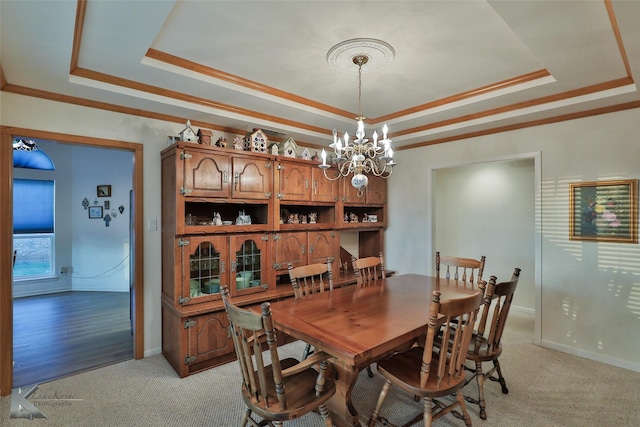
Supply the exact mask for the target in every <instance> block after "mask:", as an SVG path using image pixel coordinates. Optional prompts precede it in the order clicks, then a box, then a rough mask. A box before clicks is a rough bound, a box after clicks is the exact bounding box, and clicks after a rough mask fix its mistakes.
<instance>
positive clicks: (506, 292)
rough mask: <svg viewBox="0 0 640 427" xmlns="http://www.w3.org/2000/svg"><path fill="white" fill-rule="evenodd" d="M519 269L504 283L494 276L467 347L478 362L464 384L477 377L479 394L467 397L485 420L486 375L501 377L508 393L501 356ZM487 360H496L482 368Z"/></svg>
mask: <svg viewBox="0 0 640 427" xmlns="http://www.w3.org/2000/svg"><path fill="white" fill-rule="evenodd" d="M520 271H521V270H520V269H519V268H516V269H514V271H513V274H512V275H511V280H509V281H507V282H502V283H496V281H497V278H496V276H491V278H490V280H489V285H488V286H487V289H486V291H485V297H484V301H483V305H482V312H481V314H480V320H479V321H478V326H477V332H475V333H474V334H473V338H472V340H471V345H470V346H469V350H468V351H467V360H469V361H471V362H474V363H475V371H473V372H474V373H473V375H472V376H470V377H469V378H467V380H466V382H465V385H466V384H468V383H470V382H471V381H473V379H474V378H475V380H476V383H477V385H478V394H479V396H478V399H474V398H471V397H469V396H467V398H466V400H467V402H470V403H474V404H477V405H479V406H480V418H481V419H483V420H486V419H487V412H486V402H485V397H484V381H485V380H486V379H490V380H492V381H499V382H500V385H501V386H502V393H504V394H508V393H509V389H508V388H507V383H506V381H505V379H504V376H503V375H502V370H501V369H500V362H499V361H498V358H499V357H500V355H501V354H502V333H503V332H504V327H505V325H506V323H507V317H508V316H509V309H510V308H511V302H512V301H513V294H514V293H515V291H516V287H517V286H518V280H519V279H520ZM487 323H488V325H487ZM485 362H493V367H492V368H491V369H489V370H488V371H486V372H483V368H482V364H483V363H485ZM494 372H497V373H498V377H497V378H496V377H494V376H493V374H494Z"/></svg>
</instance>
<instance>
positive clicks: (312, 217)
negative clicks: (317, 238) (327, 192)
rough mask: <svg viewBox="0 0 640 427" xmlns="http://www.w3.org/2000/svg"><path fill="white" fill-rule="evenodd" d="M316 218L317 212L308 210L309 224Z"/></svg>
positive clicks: (313, 222)
mask: <svg viewBox="0 0 640 427" xmlns="http://www.w3.org/2000/svg"><path fill="white" fill-rule="evenodd" d="M317 220H318V212H309V224H315V223H316V221H317Z"/></svg>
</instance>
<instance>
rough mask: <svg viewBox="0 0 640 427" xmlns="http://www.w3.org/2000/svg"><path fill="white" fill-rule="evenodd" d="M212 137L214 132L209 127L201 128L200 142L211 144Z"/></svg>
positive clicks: (199, 133)
mask: <svg viewBox="0 0 640 427" xmlns="http://www.w3.org/2000/svg"><path fill="white" fill-rule="evenodd" d="M211 138H213V132H211V131H210V130H207V129H200V130H199V131H198V143H200V144H204V145H211Z"/></svg>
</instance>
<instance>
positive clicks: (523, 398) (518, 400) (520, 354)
mask: <svg viewBox="0 0 640 427" xmlns="http://www.w3.org/2000/svg"><path fill="white" fill-rule="evenodd" d="M511 316H512V317H511V318H510V321H509V324H508V325H507V329H508V330H507V331H506V336H505V338H504V343H505V350H504V354H503V356H502V357H501V359H500V360H501V364H502V367H503V371H504V374H505V377H506V379H507V385H508V387H509V391H510V392H509V394H508V395H503V394H502V393H501V391H500V385H499V384H498V383H495V382H488V383H487V384H486V386H485V391H486V397H487V413H488V417H489V419H488V420H486V421H483V420H480V419H479V417H478V409H477V407H476V406H475V405H471V404H468V408H469V412H470V413H471V417H472V421H473V424H474V426H482V427H517V426H553V427H563V426H566V427H572V426H576V427H578V426H579V427H583V426H607V427H608V426H616V427H627V426H640V391H639V390H640V387H639V384H640V373H635V372H631V371H628V370H625V369H620V368H615V367H611V366H608V365H604V364H601V363H597V362H593V361H589V360H586V359H582V358H579V357H575V356H570V355H567V354H564V353H559V352H556V351H553V350H547V349H544V348H541V347H538V346H536V345H534V344H531V339H532V335H533V316H532V315H528V314H523V313H519V312H515V311H512V313H511ZM302 349H303V346H302V344H301V343H293V344H289V345H287V346H285V347H283V352H282V353H283V355H293V356H294V357H298V356H299V355H300V354H301V353H302ZM237 369H238V368H237V364H236V363H235V362H234V363H230V364H227V365H225V366H222V367H220V368H216V369H212V370H209V371H206V372H203V373H200V374H197V375H193V376H191V377H188V378H183V379H180V378H178V376H177V374H176V373H175V371H173V369H172V368H171V367H170V366H169V364H168V363H167V362H166V361H165V360H164V358H163V357H162V356H160V355H158V356H153V357H149V358H146V359H143V360H130V361H127V362H123V363H118V364H115V365H111V366H108V367H105V368H101V369H97V370H94V371H89V372H85V373H82V374H78V375H75V376H71V377H68V378H63V379H60V380H56V381H51V382H49V383H45V384H41V385H39V386H38V389H37V390H36V392H35V393H34V394H33V395H32V396H31V397H30V398H29V401H30V402H32V403H33V404H34V405H35V406H37V407H38V408H39V409H40V410H41V411H42V412H43V413H44V414H45V415H46V416H47V417H48V418H46V419H34V420H28V419H15V418H10V416H9V413H10V401H11V399H10V397H4V398H2V399H1V401H0V411H1V416H0V425H2V426H11V427H17V426H29V427H31V426H34V427H40V426H43V427H44V426H47V427H48V426H60V427H68V426H149V427H151V426H186V427H196V426H220V427H227V426H237V425H239V421H240V417H241V414H242V411H243V405H242V399H241V398H240V396H239V391H238V387H239V384H238V378H239V373H238V371H237ZM374 372H375V368H374ZM381 387H382V380H381V377H380V375H376V376H375V378H372V379H371V378H368V377H367V376H366V374H364V373H363V374H361V376H360V378H359V380H358V383H357V385H356V388H355V392H354V401H355V405H356V407H357V408H358V410H359V412H360V414H361V415H362V417H363V419H362V421H363V422H364V423H366V421H367V419H368V416H369V414H370V413H371V412H372V410H373V407H374V405H375V400H376V399H377V395H378V393H379V391H380V388H381ZM464 391H465V394H471V395H475V394H476V390H475V386H473V385H469V386H468V388H466V389H464ZM419 411H421V404H419V403H416V402H414V401H413V397H412V396H409V395H406V394H404V393H401V392H399V391H398V390H397V389H393V388H392V391H391V392H390V393H389V397H388V398H387V401H386V403H385V406H384V407H383V409H382V416H384V417H386V418H388V419H389V421H390V422H392V423H394V424H402V423H403V422H406V421H408V420H410V419H411V418H412V417H413V416H414V415H415V414H416V413H418V412H419ZM287 425H289V426H309V427H311V426H321V425H322V423H321V422H320V418H319V416H318V415H317V414H311V415H309V416H305V417H303V418H301V419H298V420H296V421H294V422H291V423H289V424H287ZM379 425H380V424H379ZM434 425H435V426H464V423H463V422H462V420H459V419H455V418H452V417H450V416H447V417H445V418H443V419H441V420H438V421H437V422H436V423H435V424H434Z"/></svg>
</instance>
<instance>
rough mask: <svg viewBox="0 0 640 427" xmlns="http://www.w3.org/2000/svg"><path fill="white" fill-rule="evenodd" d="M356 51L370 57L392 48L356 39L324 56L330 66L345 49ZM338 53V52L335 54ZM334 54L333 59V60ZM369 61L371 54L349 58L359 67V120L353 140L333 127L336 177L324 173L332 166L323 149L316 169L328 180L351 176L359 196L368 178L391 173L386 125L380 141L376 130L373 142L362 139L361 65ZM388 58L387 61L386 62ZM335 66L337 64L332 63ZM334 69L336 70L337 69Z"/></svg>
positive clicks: (362, 192)
mask: <svg viewBox="0 0 640 427" xmlns="http://www.w3.org/2000/svg"><path fill="white" fill-rule="evenodd" d="M354 47H355V48H358V49H360V50H361V51H362V50H364V51H365V52H366V51H369V52H372V53H373V54H376V53H379V52H383V54H387V53H389V52H390V53H393V49H392V48H391V46H389V45H388V44H386V43H384V42H382V41H380V40H373V39H355V40H348V41H347V42H343V43H340V44H339V45H336V46H334V47H333V48H332V49H331V50H330V51H329V54H327V59H328V61H329V62H330V63H331V60H332V59H335V57H337V56H340V55H341V54H343V53H348V52H347V51H348V49H352V48H354ZM336 52H337V53H336ZM332 55H333V57H332ZM370 59H371V55H370V54H367V53H358V54H355V55H353V56H351V62H352V63H353V64H355V65H356V66H357V67H358V112H359V115H358V117H356V118H355V120H356V121H357V129H356V132H355V138H354V139H353V140H350V139H349V134H348V133H347V132H345V133H344V135H343V137H342V138H339V137H338V132H337V131H336V128H335V127H334V128H333V142H332V143H331V144H329V148H331V149H332V150H333V154H334V159H333V163H334V164H335V169H334V171H335V174H333V175H334V176H330V175H329V174H328V173H327V171H328V170H329V169H330V168H331V165H330V164H328V163H327V152H326V151H325V149H324V148H323V149H322V164H320V165H319V166H318V167H320V168H321V169H323V170H324V176H325V177H326V178H327V179H329V180H332V181H333V180H336V179H339V178H340V177H348V176H350V175H353V176H352V177H351V185H352V186H353V187H355V188H357V189H358V196H359V197H362V195H363V194H364V188H365V187H366V186H367V185H368V184H369V178H368V177H367V175H375V176H379V177H382V178H388V177H389V176H391V173H392V172H393V166H395V165H396V163H395V162H394V161H393V149H392V148H391V139H389V138H388V137H387V136H388V135H387V132H388V128H387V125H386V124H385V125H384V126H383V127H382V139H378V138H379V135H378V132H377V131H374V132H373V135H372V140H369V139H368V138H365V131H364V120H365V119H366V117H364V115H363V114H362V66H363V65H365V64H367V63H368V62H369V61H370ZM389 60H390V59H387V60H386V62H388V61H389ZM332 65H334V66H336V63H335V61H334V63H333V64H332ZM336 68H337V67H336Z"/></svg>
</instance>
